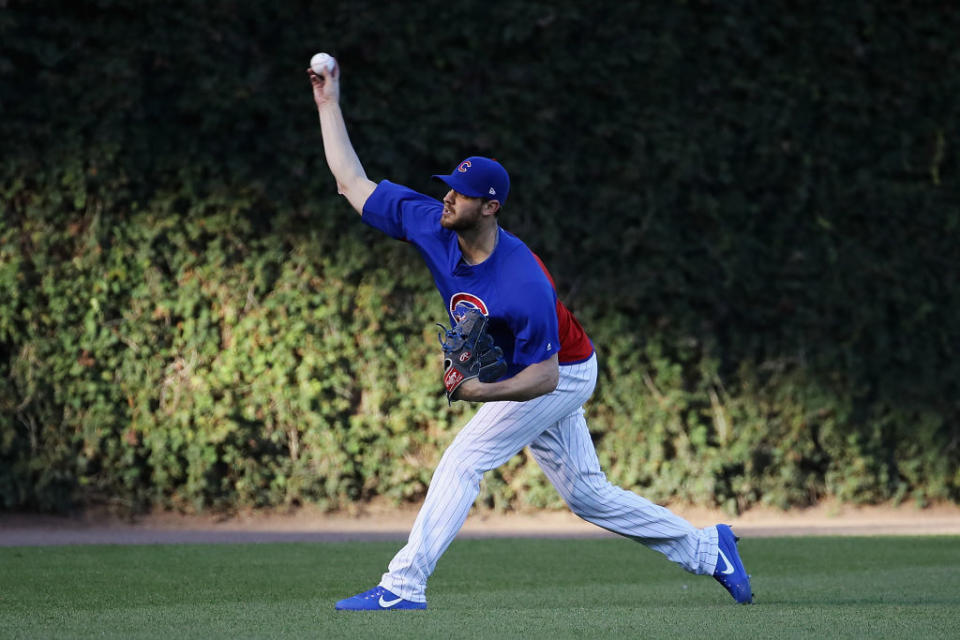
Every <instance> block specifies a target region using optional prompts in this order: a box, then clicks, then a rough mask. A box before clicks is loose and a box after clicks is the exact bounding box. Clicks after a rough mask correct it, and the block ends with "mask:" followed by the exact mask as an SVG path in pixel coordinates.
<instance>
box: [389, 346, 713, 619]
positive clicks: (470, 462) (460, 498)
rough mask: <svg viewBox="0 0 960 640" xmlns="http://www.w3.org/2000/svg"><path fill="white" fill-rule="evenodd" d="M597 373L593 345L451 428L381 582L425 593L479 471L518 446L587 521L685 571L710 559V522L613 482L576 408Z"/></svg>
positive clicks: (709, 565) (401, 592)
mask: <svg viewBox="0 0 960 640" xmlns="http://www.w3.org/2000/svg"><path fill="white" fill-rule="evenodd" d="M596 381H597V358H596V355H594V356H593V357H591V358H590V359H589V360H587V361H586V362H583V363H580V364H575V365H563V366H561V367H560V381H559V384H558V385H557V389H556V390H555V391H553V392H552V393H549V394H547V395H544V396H540V397H539V398H534V399H533V400H528V401H527V402H488V403H486V404H484V405H483V406H482V407H481V408H480V409H479V410H478V411H477V413H476V415H474V417H473V418H472V419H471V420H470V421H469V422H468V423H467V424H466V426H464V427H463V429H462V430H461V431H460V433H458V434H457V436H456V438H454V440H453V442H452V443H451V444H450V446H449V447H448V448H447V450H446V451H445V452H444V454H443V457H442V458H441V460H440V464H439V466H437V470H436V471H434V473H433V479H432V480H431V481H430V488H429V489H428V490H427V497H426V499H425V500H424V503H423V506H422V507H421V508H420V513H419V514H418V515H417V519H416V521H415V522H414V524H413V530H412V531H411V532H410V538H409V539H408V541H407V544H406V546H405V547H403V549H401V550H400V551H399V552H398V553H397V555H396V556H394V558H393V560H392V561H391V562H390V566H389V569H388V572H387V573H385V574H383V578H382V579H381V581H380V586H382V587H384V588H385V589H389V590H390V591H392V592H393V593H395V594H397V595H398V596H400V597H402V598H405V599H407V600H411V601H413V602H425V601H426V587H427V578H428V577H429V576H430V574H431V573H433V569H434V567H436V565H437V560H439V559H440V556H441V555H442V554H443V552H444V551H446V549H447V547H448V546H449V545H450V543H451V542H452V541H453V539H454V537H455V536H456V535H457V532H458V531H459V530H460V527H461V526H463V523H464V521H465V520H466V519H467V514H468V513H469V511H470V507H471V506H473V503H474V501H475V500H476V499H477V495H478V494H479V492H480V479H481V477H482V476H483V474H484V473H485V472H487V471H490V470H491V469H495V468H497V467H499V466H500V465H502V464H504V463H505V462H507V460H509V459H510V458H512V457H513V456H514V455H516V454H517V453H519V452H520V451H521V450H522V449H523V448H524V447H525V446H529V447H530V453H531V454H532V455H533V458H534V460H536V461H537V463H538V464H539V465H540V467H541V468H542V469H543V471H544V473H545V474H546V476H547V478H549V480H550V482H552V483H553V486H555V487H556V488H557V491H559V492H560V495H561V496H563V499H564V500H566V502H567V504H568V505H569V507H570V509H571V510H572V511H573V512H574V513H575V514H577V515H578V516H580V517H581V518H583V519H584V520H586V521H588V522H592V523H594V524H596V525H598V526H600V527H603V528H604V529H607V530H609V531H612V532H614V533H618V534H620V535H622V536H625V537H628V538H631V539H633V540H636V541H637V542H640V543H642V544H644V545H646V546H648V547H650V548H651V549H654V550H656V551H659V552H660V553H663V554H664V555H666V556H667V558H669V559H670V560H672V561H673V562H675V563H677V564H679V565H680V566H681V567H683V568H684V569H686V570H687V571H689V572H691V573H697V574H706V575H710V574H712V573H713V571H714V568H715V566H716V563H717V528H716V527H707V528H705V529H697V528H695V527H694V526H693V525H691V524H690V523H689V522H687V521H686V520H684V519H683V518H681V517H679V516H677V515H675V514H673V513H671V512H670V511H669V510H668V509H665V508H664V507H661V506H659V505H656V504H653V503H652V502H650V501H649V500H647V499H645V498H642V497H640V496H638V495H637V494H635V493H632V492H630V491H625V490H624V489H621V488H619V487H616V486H614V485H612V484H611V483H610V482H609V481H608V480H607V477H606V475H605V474H604V473H603V471H602V470H601V469H600V462H599V460H597V453H596V450H595V449H594V447H593V441H592V440H591V438H590V432H589V431H588V430H587V423H586V420H584V417H583V408H582V406H583V404H584V403H585V402H586V401H587V400H588V399H589V398H590V395H591V394H592V393H593V389H594V386H595V385H596Z"/></svg>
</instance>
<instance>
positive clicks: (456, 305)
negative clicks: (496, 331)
mask: <svg viewBox="0 0 960 640" xmlns="http://www.w3.org/2000/svg"><path fill="white" fill-rule="evenodd" d="M471 309H477V310H479V311H480V313H482V314H483V315H485V316H488V315H490V313H489V312H488V311H487V305H486V303H485V302H484V301H483V300H481V299H480V298H478V297H477V296H475V295H473V294H472V293H465V292H463V291H461V292H460V293H455V294H453V295H452V296H450V306H449V311H450V315H451V316H453V320H454V322H460V320H462V319H463V316H464V315H466V313H467V312H468V311H470V310H471Z"/></svg>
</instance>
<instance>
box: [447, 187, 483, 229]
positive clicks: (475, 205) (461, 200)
mask: <svg viewBox="0 0 960 640" xmlns="http://www.w3.org/2000/svg"><path fill="white" fill-rule="evenodd" d="M483 203H484V200H483V198H471V197H470V196H465V195H463V194H462V193H459V192H457V191H454V190H453V189H451V190H450V191H449V192H447V195H446V196H444V197H443V217H441V218H440V224H441V225H442V226H443V228H444V229H449V230H451V231H467V230H469V229H474V228H476V227H477V225H479V224H480V219H481V218H482V215H483V214H482V212H481V210H482V209H483Z"/></svg>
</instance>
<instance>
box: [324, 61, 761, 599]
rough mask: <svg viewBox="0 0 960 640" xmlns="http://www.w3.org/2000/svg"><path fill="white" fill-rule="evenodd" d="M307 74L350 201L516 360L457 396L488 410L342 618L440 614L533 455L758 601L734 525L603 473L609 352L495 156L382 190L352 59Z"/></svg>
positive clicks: (652, 537)
mask: <svg viewBox="0 0 960 640" xmlns="http://www.w3.org/2000/svg"><path fill="white" fill-rule="evenodd" d="M307 72H308V74H309V76H310V81H311V83H312V85H313V96H314V100H315V102H316V105H317V109H318V111H319V116H320V126H321V132H322V136H323V148H324V153H325V155H326V160H327V164H328V165H329V168H330V171H331V172H332V173H333V176H334V177H335V178H336V181H337V188H338V190H339V192H340V193H341V194H342V195H343V196H344V197H346V199H347V200H348V201H349V202H350V204H351V205H352V206H353V208H354V209H356V211H357V212H358V213H359V214H360V215H361V216H362V220H363V222H365V223H366V224H368V225H370V226H372V227H374V228H376V229H379V230H380V231H382V232H384V233H386V234H387V235H389V236H391V237H393V238H397V239H403V240H406V241H407V242H410V243H411V244H413V245H414V246H415V247H416V248H417V250H418V251H419V252H420V254H421V256H422V257H423V259H424V260H425V262H426V264H427V267H428V268H429V270H430V273H431V275H432V276H433V279H434V282H435V284H436V286H437V289H438V290H439V292H440V295H441V296H442V298H443V302H444V305H446V309H447V312H448V313H449V315H450V318H451V320H452V321H453V322H457V321H458V320H459V318H460V317H461V316H463V315H464V314H465V313H467V312H469V311H471V310H474V309H476V310H479V311H480V312H482V313H483V315H484V316H485V317H486V318H487V320H488V327H489V333H490V335H491V336H492V337H493V339H494V342H495V343H496V345H497V346H498V347H500V348H501V349H502V351H503V356H504V358H505V360H506V363H507V372H506V374H505V375H504V376H502V377H501V378H499V379H497V380H495V381H491V382H481V381H480V380H479V379H478V378H471V379H467V380H465V381H463V382H462V384H460V386H459V387H458V388H457V389H456V390H455V391H454V392H453V393H452V394H451V396H452V398H453V399H455V400H465V401H468V402H481V403H483V406H481V407H480V409H479V410H478V411H477V413H476V415H475V416H474V417H473V418H472V419H471V420H470V421H469V422H468V423H467V424H466V426H464V427H463V429H462V430H461V431H460V432H459V433H458V434H457V436H456V437H455V438H454V440H453V442H452V443H451V444H450V446H449V448H448V449H447V450H446V451H445V452H444V454H443V456H442V459H441V460H440V464H439V466H438V467H437V469H436V471H435V472H434V475H433V478H432V480H431V482H430V487H429V489H428V491H427V496H426V499H425V501H424V503H423V506H422V507H421V508H420V512H419V514H418V515H417V518H416V521H415V522H414V525H413V530H412V531H411V532H410V537H409V539H408V541H407V544H406V546H404V547H403V548H402V549H401V550H400V551H399V552H398V553H397V555H396V556H395V557H394V558H393V560H392V561H391V562H390V565H389V567H388V569H387V572H386V573H384V574H383V576H382V578H381V579H380V583H379V584H378V585H377V586H375V587H374V588H373V589H370V590H369V591H365V592H362V593H359V594H357V595H355V596H353V597H350V598H346V599H344V600H341V601H340V602H338V603H337V604H336V609H338V610H359V611H377V610H391V609H426V607H427V600H426V587H427V579H428V578H429V576H430V574H431V573H432V572H433V570H434V567H435V566H436V564H437V561H438V560H439V558H440V556H441V554H443V552H444V551H445V550H446V548H447V546H448V545H449V544H450V543H451V542H452V541H453V538H454V537H455V536H456V534H457V532H458V531H459V530H460V527H461V526H462V525H463V522H464V521H465V520H466V517H467V513H468V512H469V510H470V507H471V506H472V505H473V503H474V501H475V500H476V498H477V495H478V494H479V490H480V487H479V483H480V479H481V477H482V476H483V474H484V473H485V472H486V471H489V470H491V469H495V468H496V467H498V466H500V465H502V464H504V463H505V462H507V460H509V459H510V458H511V457H513V456H514V455H516V454H517V453H519V452H520V451H521V450H522V449H523V448H524V447H528V448H529V451H530V454H531V455H532V456H533V459H534V460H536V462H537V464H539V465H540V467H541V468H542V469H543V471H544V473H545V474H546V476H547V477H548V478H549V479H550V481H551V482H552V483H553V485H554V486H555V487H556V488H557V490H558V491H559V492H560V494H561V495H562V496H563V499H564V500H565V501H566V503H567V504H568V505H569V507H570V509H571V510H573V512H574V513H576V514H577V515H578V516H580V517H581V518H583V519H585V520H587V521H588V522H592V523H594V524H596V525H598V526H600V527H603V528H604V529H607V530H609V531H613V532H615V533H618V534H620V535H622V536H625V537H627V538H631V539H633V540H636V541H638V542H640V543H642V544H644V545H646V546H647V547H649V548H651V549H654V550H656V551H659V552H660V553H663V554H664V555H665V556H667V558H669V559H670V560H672V561H673V562H675V563H677V564H678V565H680V566H681V567H683V568H684V569H685V570H687V571H689V572H691V573H696V574H702V575H713V576H714V577H715V578H716V579H717V580H718V581H719V582H720V583H721V584H722V585H723V586H724V587H725V588H726V589H727V591H729V592H730V594H731V595H732V596H733V598H734V599H735V600H736V601H737V602H740V603H749V602H752V598H753V594H752V591H751V587H750V578H749V576H748V575H747V573H746V571H745V569H744V567H743V563H742V562H741V560H740V555H739V553H738V552H737V545H736V540H737V538H735V537H734V535H733V532H732V531H731V529H730V527H729V526H727V525H716V526H711V527H706V528H704V529H697V528H695V527H693V526H692V525H691V524H690V523H689V522H687V521H686V520H684V519H683V518H680V517H679V516H677V515H675V514H673V513H672V512H670V511H669V510H668V509H665V508H664V507H661V506H659V505H656V504H653V503H651V502H650V501H648V500H646V499H645V498H642V497H640V496H638V495H636V494H634V493H632V492H629V491H626V490H624V489H621V488H619V487H616V486H614V485H612V484H611V483H610V482H609V481H608V480H607V478H606V476H605V475H604V473H603V471H602V470H601V469H600V464H599V461H598V459H597V454H596V451H595V449H594V446H593V442H592V440H591V438H590V433H589V431H588V430H587V424H586V421H585V420H584V411H583V408H582V407H583V404H584V403H585V402H586V401H587V399H588V398H589V397H590V395H591V394H592V393H593V389H594V386H595V384H596V378H597V357H596V354H595V353H594V349H593V345H592V343H591V342H590V339H589V338H588V337H587V334H586V333H585V332H584V330H583V328H582V327H581V326H580V323H579V322H578V321H577V319H576V318H575V317H574V316H573V314H571V313H570V311H569V310H568V309H567V308H566V307H565V306H564V305H563V303H562V302H560V301H559V300H558V299H557V293H556V289H555V287H554V284H553V281H552V279H551V276H550V274H549V273H548V272H547V270H546V268H545V267H544V265H543V263H542V262H541V261H540V259H539V258H538V257H537V256H536V255H534V254H533V253H532V252H531V251H530V249H528V248H527V246H526V245H525V244H524V243H523V242H521V241H520V240H519V239H518V238H517V237H515V236H513V235H511V234H510V233H508V232H507V231H505V230H504V229H503V228H501V227H500V225H499V222H498V215H499V213H500V211H501V210H502V208H503V206H504V204H505V203H506V201H507V197H508V195H509V191H510V179H509V176H508V175H507V172H506V170H504V168H503V167H502V166H501V165H500V164H499V163H498V162H496V161H494V160H491V159H489V158H484V157H479V156H474V157H470V158H467V159H466V160H463V161H462V162H460V163H459V164H458V165H456V167H455V168H454V169H453V171H452V172H451V173H450V174H449V175H438V176H434V178H436V179H439V180H442V181H443V182H445V183H446V185H447V187H449V190H448V191H447V193H446V195H445V196H444V197H443V199H442V201H440V200H437V199H435V198H431V197H429V196H426V195H423V194H420V193H417V192H416V191H414V190H412V189H408V188H406V187H403V186H400V185H398V184H394V183H392V182H389V181H387V180H384V181H382V182H380V183H379V184H376V183H374V182H371V181H370V180H369V179H368V178H367V175H366V173H365V172H364V169H363V166H362V165H361V163H360V160H359V158H358V157H357V154H356V152H355V151H354V149H353V145H352V144H351V142H350V139H349V136H348V134H347V129H346V125H345V124H344V119H343V114H342V112H341V110H340V104H339V99H340V68H339V64H336V65H335V66H334V67H333V69H332V70H326V69H324V70H323V71H322V73H321V74H319V75H318V74H317V73H314V72H313V71H312V70H309V69H308V71H307ZM473 315H474V316H475V315H476V314H473Z"/></svg>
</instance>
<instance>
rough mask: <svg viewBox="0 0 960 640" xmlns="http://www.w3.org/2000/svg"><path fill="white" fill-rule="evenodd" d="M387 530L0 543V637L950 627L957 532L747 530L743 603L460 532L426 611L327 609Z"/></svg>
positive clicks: (762, 634) (625, 558) (710, 589)
mask: <svg viewBox="0 0 960 640" xmlns="http://www.w3.org/2000/svg"><path fill="white" fill-rule="evenodd" d="M398 544H399V543H383V542H378V543H337V544H251V545H154V546H74V547H11V548H0V638H94V637H97V638H101V637H113V638H164V639H166V640H174V639H177V638H185V637H191V638H365V639H374V638H550V639H551V640H558V639H560V638H622V637H629V638H641V637H643V638H681V637H682V638H708V639H711V640H712V639H713V638H742V639H747V638H871V639H875V638H923V639H925V640H931V639H933V638H957V637H960V537H947V536H942V537H940V536H937V537H914V538H813V537H811V538H778V539H750V538H747V539H744V540H743V541H742V542H741V554H742V556H743V558H744V562H745V564H746V566H747V569H748V571H750V572H751V573H752V574H753V585H754V592H755V593H756V604H754V605H752V606H742V605H736V604H734V602H733V600H732V599H731V598H730V597H729V596H728V595H727V593H726V592H725V591H724V590H723V588H722V587H720V585H718V584H717V583H716V582H715V581H714V580H713V579H712V578H707V577H702V576H693V575H690V574H687V573H685V572H683V571H682V570H680V569H679V568H677V567H675V566H674V565H672V564H671V563H669V562H668V561H667V560H666V559H664V558H663V557H662V556H660V555H659V554H657V553H655V552H653V551H649V550H647V549H645V548H643V547H641V546H640V545H638V544H635V543H632V542H629V541H626V540H620V539H606V538H605V539H591V540H556V539H551V540H533V539H491V540H458V541H455V542H454V543H453V545H452V546H451V547H450V549H449V551H448V552H447V553H446V555H444V557H443V558H442V559H441V561H440V565H439V566H438V568H437V571H436V573H435V574H434V577H433V578H432V579H431V582H430V590H429V592H428V600H429V606H430V608H429V610H427V611H414V612H384V613H379V612H377V613H342V612H335V611H334V610H333V604H334V602H335V601H336V600H338V599H340V598H342V597H346V596H348V595H352V594H353V593H355V592H357V591H361V590H365V589H367V588H369V587H372V586H373V585H374V584H376V582H377V581H378V580H379V577H380V574H381V573H382V571H383V570H384V567H385V566H386V564H387V562H388V561H389V559H390V558H391V557H392V555H393V553H394V552H395V551H396V550H397V549H398V548H399V547H398Z"/></svg>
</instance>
